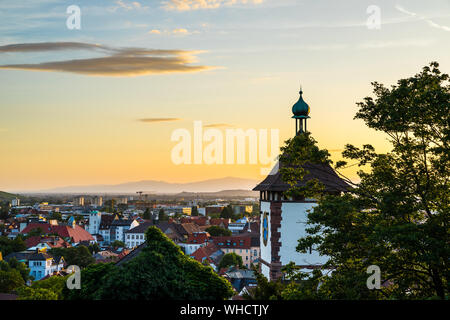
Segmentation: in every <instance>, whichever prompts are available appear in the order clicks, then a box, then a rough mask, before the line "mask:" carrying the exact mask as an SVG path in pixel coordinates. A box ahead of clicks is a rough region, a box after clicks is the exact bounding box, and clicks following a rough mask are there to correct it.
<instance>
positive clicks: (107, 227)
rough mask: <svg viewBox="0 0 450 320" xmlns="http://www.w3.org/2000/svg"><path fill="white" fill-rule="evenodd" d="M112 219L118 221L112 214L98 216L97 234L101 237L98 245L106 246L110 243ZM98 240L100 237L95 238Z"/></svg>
mask: <svg viewBox="0 0 450 320" xmlns="http://www.w3.org/2000/svg"><path fill="white" fill-rule="evenodd" d="M114 219H119V217H117V216H115V215H113V214H102V215H101V216H100V226H99V228H98V234H99V235H100V236H101V239H102V241H101V242H100V245H108V244H110V243H111V242H112V241H111V224H112V222H113V221H114ZM97 238H98V239H100V237H97Z"/></svg>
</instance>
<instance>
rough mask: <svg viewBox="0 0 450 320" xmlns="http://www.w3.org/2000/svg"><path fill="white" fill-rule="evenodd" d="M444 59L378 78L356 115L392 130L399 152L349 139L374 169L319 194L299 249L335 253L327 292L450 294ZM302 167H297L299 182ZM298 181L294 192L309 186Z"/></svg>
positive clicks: (359, 160) (448, 91) (449, 109)
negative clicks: (374, 272) (392, 78)
mask: <svg viewBox="0 0 450 320" xmlns="http://www.w3.org/2000/svg"><path fill="white" fill-rule="evenodd" d="M438 66H439V65H438V64H437V63H436V62H433V63H431V64H430V66H426V67H424V68H423V70H422V72H420V73H419V74H416V75H415V76H413V77H410V78H407V79H401V80H399V81H398V83H397V85H395V86H392V87H391V88H386V87H385V86H384V85H382V84H379V83H377V82H374V83H372V85H373V87H374V94H375V99H373V98H371V97H366V98H365V99H364V101H363V102H360V103H358V107H359V111H358V112H357V114H356V116H355V119H362V120H363V121H364V122H365V123H366V125H367V126H368V127H369V128H372V129H375V130H377V131H381V132H384V133H385V134H386V135H387V138H388V141H389V142H390V143H391V145H392V150H391V151H390V152H388V153H385V154H380V153H376V152H375V149H374V148H373V147H372V146H371V145H369V144H366V145H364V146H363V147H362V148H357V147H355V146H353V145H346V147H345V150H344V152H343V153H342V155H343V157H344V158H345V159H348V160H353V161H356V164H358V166H360V167H364V166H369V167H370V171H369V172H366V171H363V170H360V171H359V172H358V176H359V178H360V180H361V182H360V183H359V184H353V183H352V182H351V181H350V180H349V179H347V182H348V183H350V184H353V186H354V188H353V189H351V190H350V192H349V193H346V194H340V195H322V196H319V197H317V199H318V206H316V207H315V208H314V209H313V210H312V212H311V213H310V214H309V215H308V223H309V224H310V226H311V227H310V228H308V229H307V232H308V235H307V236H306V237H304V238H301V239H300V240H299V244H298V247H297V251H299V252H307V251H308V250H309V249H310V248H311V247H314V248H315V249H316V250H317V251H318V252H319V254H321V255H326V256H328V257H329V260H328V262H327V263H326V264H325V266H324V267H325V268H331V269H334V272H333V273H332V274H331V275H329V276H324V277H323V278H322V280H323V284H322V286H321V288H320V290H322V292H324V294H325V297H326V298H336V299H373V298H390V299H414V298H416V299H424V298H431V297H440V298H442V299H444V298H445V297H448V293H449V282H448V279H449V273H450V272H449V270H450V268H449V261H450V259H449V258H450V247H449V246H448V237H449V214H450V212H449V209H448V208H449V198H450V197H449V195H450V190H449V176H450V175H449V170H450V160H449V159H450V158H449V157H450V150H449V146H448V142H449V135H450V130H449V123H450V119H449V114H450V85H449V76H448V75H447V74H442V73H441V72H440V71H439V69H438ZM300 136H303V135H300ZM290 150H291V151H292V153H291V155H292V156H294V157H295V155H296V152H295V150H292V149H290ZM297 151H301V150H300V149H299V150H297ZM297 155H298V156H299V157H302V156H304V154H302V153H301V152H300V153H297ZM316 155H317V154H316ZM319 158H321V157H319ZM322 159H323V157H322ZM346 165H347V163H346V162H345V161H340V162H338V163H337V164H336V167H337V168H342V167H344V166H346ZM288 173H289V172H288ZM296 174H298V172H296V170H291V172H290V175H291V178H292V179H291V181H293V180H295V175H296ZM287 175H288V176H289V174H287ZM316 187H318V186H316ZM292 189H293V190H291V192H292V193H291V194H293V195H294V196H295V195H297V196H302V195H304V194H306V193H309V190H298V189H295V188H292ZM317 189H320V186H319V188H312V190H313V191H314V192H315V191H317ZM370 265H377V266H379V268H380V269H381V276H382V281H383V284H384V285H383V287H382V288H381V290H368V289H367V287H366V285H365V281H366V279H367V277H368V275H367V274H366V270H367V267H368V266H370Z"/></svg>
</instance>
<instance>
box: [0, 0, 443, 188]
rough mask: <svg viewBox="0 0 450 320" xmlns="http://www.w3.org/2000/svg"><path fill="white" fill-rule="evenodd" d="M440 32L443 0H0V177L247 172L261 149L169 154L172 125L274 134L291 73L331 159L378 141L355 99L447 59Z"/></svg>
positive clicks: (283, 135) (169, 177)
mask: <svg viewBox="0 0 450 320" xmlns="http://www.w3.org/2000/svg"><path fill="white" fill-rule="evenodd" d="M71 5H76V6H78V7H79V8H80V26H81V29H76V28H71V29H70V28H68V26H67V22H68V19H69V20H70V21H69V22H71V23H73V22H74V21H75V20H73V19H71V16H72V14H73V11H70V12H69V13H67V9H68V7H69V6H71ZM373 6H375V8H376V9H377V10H378V9H379V11H373V10H374V9H373V8H374V7H373ZM378 12H379V15H377V13H378ZM374 14H375V15H374ZM376 17H379V18H380V19H379V22H380V25H379V28H374V27H373V26H374V24H370V25H368V24H367V21H369V22H373V21H374V20H373V18H376ZM375 21H377V20H375ZM69 24H70V23H69ZM375 26H376V23H375ZM449 37H450V1H449V0H429V1H423V0H398V1H395V0H384V1H375V0H370V1H365V0H341V1H331V0H329V1H324V0H314V1H312V0H309V1H307V0H304V1H302V0H167V1H162V0H138V1H130V0H119V1H114V0H109V1H107V0H89V1H85V0H78V1H76V0H73V1H72V0H64V1H63V0H33V1H22V0H15V1H5V0H0V84H1V85H0V150H1V152H0V190H4V191H17V190H42V189H46V188H53V187H58V186H69V185H86V184H116V183H122V182H129V181H139V180H163V181H168V182H190V181H200V180H206V179H214V178H221V177H229V176H233V177H242V178H251V179H255V180H261V179H263V178H264V174H262V172H261V167H262V165H261V164H260V163H257V164H249V163H245V164H205V163H201V164H194V163H191V164H178V165H177V164H175V163H174V162H173V161H172V158H171V154H172V151H173V149H174V147H175V146H176V145H177V142H176V141H172V140H171V136H172V134H173V132H174V131H176V130H178V129H183V128H184V129H186V130H188V131H189V132H191V133H192V134H193V126H194V121H202V124H203V125H204V126H205V128H204V129H207V128H215V129H217V130H219V131H220V132H222V133H223V134H224V135H225V132H226V131H225V130H226V129H230V128H234V129H243V130H247V129H255V130H259V129H268V130H270V129H278V130H279V144H280V146H281V145H282V143H283V141H285V140H286V139H288V138H290V137H292V136H293V135H294V131H295V125H294V122H293V119H291V116H292V111H291V108H292V105H293V104H294V103H295V102H296V101H297V99H298V91H299V87H300V85H301V86H302V89H303V98H304V99H305V101H306V102H307V103H308V104H309V106H310V116H311V119H309V120H308V130H309V131H311V133H312V135H313V136H314V138H315V139H316V140H317V141H318V143H319V146H320V147H322V148H327V149H328V150H330V154H331V156H332V160H334V161H337V160H339V159H341V157H340V152H341V151H342V149H343V148H344V146H345V144H347V143H351V144H354V145H357V146H361V145H362V144H366V143H370V144H372V145H374V146H375V147H376V149H377V151H379V152H387V151H388V150H389V144H388V142H387V140H386V136H384V135H383V134H381V133H379V132H375V131H373V130H371V129H369V128H367V127H366V126H365V125H364V123H363V122H362V121H361V120H354V119H353V118H354V115H355V113H356V111H357V105H356V103H357V102H359V101H362V100H363V99H364V97H366V96H371V95H372V88H371V82H372V81H378V82H381V83H384V84H385V85H388V86H390V85H394V84H395V83H396V81H397V80H398V79H401V78H406V77H410V76H413V75H414V74H416V73H418V72H420V70H421V68H422V67H424V66H425V65H427V64H429V63H430V62H431V61H438V62H439V63H440V69H441V71H443V72H446V73H449V72H450V55H449V52H450V41H449V40H450V38H449ZM204 145H206V143H204ZM247 162H248V161H247ZM356 170H357V169H356V167H352V168H351V169H348V170H347V171H346V172H344V173H346V174H347V175H348V176H350V177H351V178H352V179H356Z"/></svg>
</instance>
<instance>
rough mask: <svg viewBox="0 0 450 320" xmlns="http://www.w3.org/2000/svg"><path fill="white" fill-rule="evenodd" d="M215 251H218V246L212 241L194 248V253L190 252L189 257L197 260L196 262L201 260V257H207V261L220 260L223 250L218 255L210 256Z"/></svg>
mask: <svg viewBox="0 0 450 320" xmlns="http://www.w3.org/2000/svg"><path fill="white" fill-rule="evenodd" d="M217 251H220V248H219V247H218V246H216V245H215V244H214V243H212V242H210V243H208V244H207V245H206V246H204V247H200V248H198V249H197V250H195V252H194V253H192V254H191V257H192V258H194V259H195V260H197V261H198V262H202V261H203V259H205V258H207V259H209V262H214V263H217V262H218V261H217V260H220V257H221V256H223V252H222V254H220V255H215V257H212V256H213V255H214V254H215V253H216V252H217Z"/></svg>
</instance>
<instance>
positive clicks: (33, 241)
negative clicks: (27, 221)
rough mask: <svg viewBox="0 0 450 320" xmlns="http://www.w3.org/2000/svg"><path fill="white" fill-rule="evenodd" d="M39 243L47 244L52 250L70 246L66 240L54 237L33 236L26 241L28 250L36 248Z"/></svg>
mask: <svg viewBox="0 0 450 320" xmlns="http://www.w3.org/2000/svg"><path fill="white" fill-rule="evenodd" d="M39 243H47V244H48V245H49V246H50V247H52V248H61V247H66V246H67V245H68V244H67V243H66V242H65V241H64V239H61V238H57V239H55V238H54V237H41V236H33V237H30V238H28V239H26V240H25V245H26V246H27V248H31V247H35V246H37V245H38V244H39Z"/></svg>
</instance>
